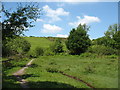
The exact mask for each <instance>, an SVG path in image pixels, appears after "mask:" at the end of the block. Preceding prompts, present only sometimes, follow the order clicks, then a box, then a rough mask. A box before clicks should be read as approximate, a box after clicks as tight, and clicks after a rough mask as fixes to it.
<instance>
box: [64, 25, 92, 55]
mask: <svg viewBox="0 0 120 90" xmlns="http://www.w3.org/2000/svg"><path fill="white" fill-rule="evenodd" d="M88 30H89V27H88V26H86V25H85V24H84V25H81V24H80V25H79V26H78V27H77V28H76V29H75V28H73V29H72V30H71V32H70V35H69V37H68V40H67V42H66V46H67V48H68V50H69V51H70V53H71V54H77V55H79V54H81V53H83V52H85V51H86V50H87V48H88V47H89V46H90V45H91V40H90V39H89V37H88V34H87V31H88Z"/></svg>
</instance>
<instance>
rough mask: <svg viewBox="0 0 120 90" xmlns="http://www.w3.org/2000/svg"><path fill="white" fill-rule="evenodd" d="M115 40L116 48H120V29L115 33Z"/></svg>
mask: <svg viewBox="0 0 120 90" xmlns="http://www.w3.org/2000/svg"><path fill="white" fill-rule="evenodd" d="M113 40H114V41H115V48H116V49H120V31H117V32H116V33H115V34H114V35H113Z"/></svg>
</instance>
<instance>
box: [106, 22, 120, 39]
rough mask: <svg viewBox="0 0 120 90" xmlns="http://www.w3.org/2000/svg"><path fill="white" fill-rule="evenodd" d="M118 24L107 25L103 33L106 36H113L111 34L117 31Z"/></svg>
mask: <svg viewBox="0 0 120 90" xmlns="http://www.w3.org/2000/svg"><path fill="white" fill-rule="evenodd" d="M118 28H119V26H118V24H113V25H110V26H109V27H108V30H107V31H106V32H105V33H104V34H105V36H106V37H110V38H113V35H114V34H115V33H116V32H117V31H118Z"/></svg>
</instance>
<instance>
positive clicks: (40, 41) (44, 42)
mask: <svg viewBox="0 0 120 90" xmlns="http://www.w3.org/2000/svg"><path fill="white" fill-rule="evenodd" d="M24 38H25V39H26V40H27V41H29V42H30V44H31V50H34V49H35V48H36V47H42V48H48V47H49V45H50V44H52V43H53V42H52V41H50V40H48V39H46V38H44V37H24Z"/></svg>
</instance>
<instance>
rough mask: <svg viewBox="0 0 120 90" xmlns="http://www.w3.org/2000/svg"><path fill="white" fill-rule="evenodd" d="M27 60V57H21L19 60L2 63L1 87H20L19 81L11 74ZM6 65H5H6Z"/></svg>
mask: <svg viewBox="0 0 120 90" xmlns="http://www.w3.org/2000/svg"><path fill="white" fill-rule="evenodd" d="M28 62H29V59H27V58H23V59H20V60H13V61H10V62H8V63H3V64H2V70H3V72H2V78H3V80H2V87H3V88H21V86H20V83H19V82H18V81H17V80H16V78H15V77H14V76H13V73H14V72H16V71H18V70H19V69H21V68H22V67H24V66H25V65H26V63H28ZM6 65H7V66H6Z"/></svg>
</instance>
